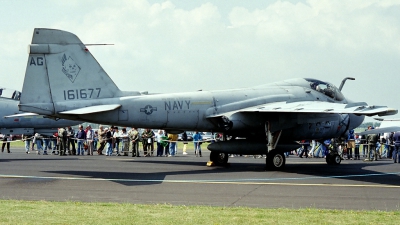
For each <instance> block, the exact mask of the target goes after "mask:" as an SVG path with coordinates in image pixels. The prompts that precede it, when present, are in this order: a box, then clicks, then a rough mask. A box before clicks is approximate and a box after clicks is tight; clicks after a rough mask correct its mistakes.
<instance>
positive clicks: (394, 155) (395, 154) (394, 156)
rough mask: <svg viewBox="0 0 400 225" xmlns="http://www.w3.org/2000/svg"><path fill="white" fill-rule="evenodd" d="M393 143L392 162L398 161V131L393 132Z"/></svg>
mask: <svg viewBox="0 0 400 225" xmlns="http://www.w3.org/2000/svg"><path fill="white" fill-rule="evenodd" d="M393 143H394V150H393V162H394V163H400V131H397V132H395V133H394V135H393Z"/></svg>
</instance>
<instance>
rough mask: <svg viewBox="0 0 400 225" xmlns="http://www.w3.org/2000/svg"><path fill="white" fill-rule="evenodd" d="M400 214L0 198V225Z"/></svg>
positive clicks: (390, 217)
mask: <svg viewBox="0 0 400 225" xmlns="http://www.w3.org/2000/svg"><path fill="white" fill-rule="evenodd" d="M399 219H400V211H398V210H397V211H388V212H386V211H352V210H321V209H312V208H307V209H261V208H247V207H229V208H228V207H210V206H172V205H141V204H126V203H124V204H119V203H82V202H48V201H17V200H0V224H173V225H177V224H179V225H182V224H229V225H232V224H374V225H375V224H398V220H399Z"/></svg>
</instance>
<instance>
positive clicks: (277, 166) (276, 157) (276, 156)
mask: <svg viewBox="0 0 400 225" xmlns="http://www.w3.org/2000/svg"><path fill="white" fill-rule="evenodd" d="M265 163H266V165H267V169H269V170H282V169H283V168H284V167H285V163H286V157H285V154H284V153H283V152H280V151H277V150H271V151H269V152H268V154H267V158H266V160H265Z"/></svg>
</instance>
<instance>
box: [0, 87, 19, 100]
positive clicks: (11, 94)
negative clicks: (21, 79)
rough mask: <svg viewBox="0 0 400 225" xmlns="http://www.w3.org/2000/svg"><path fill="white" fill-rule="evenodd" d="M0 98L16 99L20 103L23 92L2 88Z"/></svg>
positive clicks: (0, 88)
mask: <svg viewBox="0 0 400 225" xmlns="http://www.w3.org/2000/svg"><path fill="white" fill-rule="evenodd" d="M0 98H7V99H14V100H17V101H19V99H20V98H21V92H20V91H17V90H14V89H10V88H3V87H0Z"/></svg>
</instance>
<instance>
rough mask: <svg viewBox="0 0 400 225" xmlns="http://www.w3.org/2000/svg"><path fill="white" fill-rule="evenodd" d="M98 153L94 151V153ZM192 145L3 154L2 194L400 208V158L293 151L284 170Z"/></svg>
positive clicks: (34, 197)
mask: <svg viewBox="0 0 400 225" xmlns="http://www.w3.org/2000/svg"><path fill="white" fill-rule="evenodd" d="M95 154H96V153H95ZM208 159H209V151H208V150H205V151H203V157H195V156H194V154H193V152H189V155H185V156H184V155H182V152H181V151H180V152H179V153H178V155H177V156H176V157H139V158H136V157H135V158H133V157H131V156H129V157H128V156H118V157H117V156H98V155H94V156H87V155H85V156H58V155H36V154H32V153H31V154H25V152H24V150H23V149H12V153H10V154H8V153H0V187H1V192H0V198H1V199H21V200H49V201H83V202H127V203H144V204H164V203H166V204H173V205H207V206H228V207H229V206H246V207H262V208H281V207H285V208H294V209H297V208H305V207H313V208H324V209H355V210H370V209H378V210H399V208H400V195H399V192H400V177H399V175H400V164H394V163H393V162H392V161H391V160H389V159H382V160H379V161H374V162H363V161H361V160H344V161H342V164H341V165H338V166H334V165H327V164H326V163H325V160H324V159H321V158H319V159H317V158H308V159H306V158H302V159H301V158H298V157H294V156H290V157H289V158H287V162H286V169H285V170H284V171H265V159H263V158H261V159H255V158H253V157H234V158H229V163H230V167H229V168H224V167H207V166H206V163H207V161H208Z"/></svg>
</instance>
